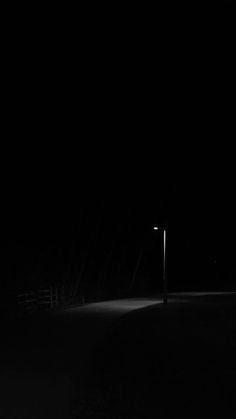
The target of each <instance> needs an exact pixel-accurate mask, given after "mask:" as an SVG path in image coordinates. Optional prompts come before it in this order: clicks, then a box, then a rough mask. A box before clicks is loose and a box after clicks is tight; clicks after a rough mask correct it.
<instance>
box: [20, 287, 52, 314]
mask: <svg viewBox="0 0 236 419" xmlns="http://www.w3.org/2000/svg"><path fill="white" fill-rule="evenodd" d="M17 305H18V308H19V309H20V310H21V311H23V312H31V311H37V310H50V309H55V308H57V307H58V305H59V296H58V288H57V287H50V288H47V289H39V290H34V291H29V292H24V293H21V294H18V295H17Z"/></svg>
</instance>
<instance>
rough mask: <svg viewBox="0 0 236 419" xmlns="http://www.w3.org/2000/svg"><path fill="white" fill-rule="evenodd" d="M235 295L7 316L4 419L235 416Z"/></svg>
mask: <svg viewBox="0 0 236 419" xmlns="http://www.w3.org/2000/svg"><path fill="white" fill-rule="evenodd" d="M235 314H236V294H222V293H220V294H209V295H206V294H201V293H200V294H175V295H174V294H172V295H171V296H170V299H169V303H168V304H167V305H163V304H162V302H161V299H160V298H159V297H158V296H157V297H152V298H146V299H141V298H139V299H129V300H117V301H110V302H105V303H96V304H88V305H84V306H83V307H73V308H70V309H67V310H62V311H58V312H56V313H54V314H53V315H50V316H48V315H47V316H46V315H45V316H43V317H42V316H40V317H32V318H30V319H25V320H22V319H17V318H14V317H11V318H6V317H5V318H4V317H3V318H2V322H1V323H2V327H1V330H2V333H1V334H2V339H1V360H2V362H1V363H0V371H1V372H0V389H1V392H0V401H1V403H0V418H1V419H2V418H4V419H5V418H7V419H9V418H19V419H24V418H25V419H26V418H27V419H28V418H31V419H34V418H35V419H39V418H45V419H47V418H49V417H50V418H58V419H59V418H62V419H64V418H67V419H70V418H74V419H75V418H110V419H113V418H114V419H118V418H129V419H132V418H147V419H148V418H156V417H159V418H175V417H176V418H177V417H182V418H183V417H184V418H185V417H186V418H187V417H191V418H195V417H196V418H198V417H199V416H201V417H213V416H214V415H215V414H219V413H220V414H222V415H224V417H227V418H231V417H235V416H236V400H235V397H234V394H235V382H236V380H235V378H236V351H235V350H236V322H235V319H236V316H235Z"/></svg>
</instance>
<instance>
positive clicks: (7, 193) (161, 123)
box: [2, 4, 236, 288]
mask: <svg viewBox="0 0 236 419" xmlns="http://www.w3.org/2000/svg"><path fill="white" fill-rule="evenodd" d="M217 7H218V6H217ZM221 11H222V13H221ZM191 16H192V15H191ZM183 20H184V19H183ZM184 21H185V25H183V24H182V23H181V22H179V24H177V23H176V22H175V26H173V27H172V31H168V27H165V25H162V26H160V25H157V28H155V27H153V25H150V27H149V32H148V33H147V31H146V37H144V35H143V32H142V31H141V32H138V33H137V36H136V37H135V35H134V33H132V30H131V26H130V30H129V36H128V34H126V35H124V33H123V32H122V37H121V36H118V35H119V32H116V31H114V32H115V35H116V36H114V37H110V36H107V35H108V34H107V33H106V31H105V34H103V36H101V37H100V38H99V39H98V38H97V37H95V36H92V35H91V39H90V36H89V37H87V38H86V45H87V47H86V48H85V47H84V43H83V42H82V47H83V49H84V52H85V55H83V57H84V58H83V59H80V54H82V52H81V49H80V47H79V44H77V43H76V42H74V43H70V44H68V46H67V47H65V46H63V45H62V44H61V47H60V48H58V47H55V48H52V45H51V44H50V45H49V44H48V46H47V48H46V47H45V48H43V49H42V48H39V45H40V43H39V40H37V39H35V40H34V41H32V40H31V42H33V43H30V44H29V45H28V48H27V45H25V44H24V48H23V49H22V50H20V52H19V48H18V47H17V40H15V42H14V43H13V46H14V48H15V55H14V54H13V56H14V57H15V58H14V62H13V63H12V64H11V65H9V74H8V78H9V83H8V86H9V89H8V94H7V99H6V109H7V118H6V120H7V131H6V137H7V141H6V148H7V150H6V151H7V153H6V157H7V158H6V160H5V166H4V171H3V190H2V198H3V199H2V202H3V217H2V226H3V234H2V248H3V249H5V248H6V243H7V260H8V267H9V266H10V272H11V273H10V276H11V275H12V266H13V265H14V263H15V262H14V261H13V259H14V257H16V256H12V255H13V254H14V255H16V254H18V257H19V255H21V254H24V255H25V254H28V253H30V252H31V253H33V255H34V256H32V258H31V260H32V261H33V262H32V263H31V264H32V265H34V263H36V262H35V260H39V258H38V256H37V255H39V254H43V255H45V252H48V249H54V250H53V251H52V250H51V252H52V253H53V252H54V254H55V253H57V254H60V255H61V256H57V257H55V261H54V265H53V266H54V267H55V266H56V265H57V263H58V262H57V261H58V260H59V259H60V260H62V259H63V257H64V258H65V260H66V261H67V262H65V263H68V260H69V259H70V256H69V255H70V254H73V250H72V249H77V250H78V249H80V250H78V252H81V251H82V250H81V246H82V248H83V246H84V248H83V252H86V251H88V247H86V246H87V244H86V243H88V242H89V240H90V239H89V237H90V236H91V235H93V234H95V233H94V231H97V230H96V229H97V228H98V230H99V229H100V230H99V239H98V241H97V242H96V243H97V244H96V246H97V247H98V248H99V249H100V250H101V248H103V249H104V252H105V254H106V253H107V252H109V245H108V243H111V245H110V246H111V247H112V246H114V243H119V245H120V246H122V245H121V244H122V243H123V241H125V242H126V243H128V245H127V246H128V247H129V248H130V249H134V248H136V247H137V248H138V247H140V246H141V247H142V243H144V242H145V243H146V241H145V240H146V234H147V231H148V232H149V231H150V234H151V235H152V227H153V225H165V226H167V228H168V231H169V233H168V234H169V236H168V246H169V267H170V274H169V275H170V278H171V280H172V284H174V285H173V287H177V286H176V279H175V277H178V283H179V284H180V287H181V286H182V287H185V286H186V284H187V286H188V287H189V286H190V285H189V283H190V282H191V278H190V276H192V277H193V278H194V280H193V284H194V286H195V285H196V284H197V283H198V278H199V275H200V276H201V275H202V272H203V271H204V272H205V273H204V275H203V276H204V277H206V276H207V274H206V273H207V272H210V271H212V269H215V263H219V264H220V268H219V270H220V272H221V274H220V277H221V281H223V282H220V280H219V281H218V287H221V286H222V288H224V280H225V281H226V279H224V278H223V277H224V274H222V272H223V273H224V269H225V267H226V266H227V267H228V268H227V274H226V276H228V275H229V272H228V271H230V272H231V271H232V270H233V269H234V275H235V251H236V247H235V238H234V236H235V232H236V223H235V203H234V189H235V188H234V177H235V167H234V160H233V158H234V153H233V149H232V141H233V138H234V135H233V129H234V123H233V122H234V121H233V120H234V118H233V105H232V97H233V93H232V89H233V86H232V80H233V77H232V74H233V68H232V63H233V54H232V38H231V30H232V23H230V22H231V21H230V11H229V7H227V6H226V4H225V5H224V7H223V9H222V10H221V9H220V8H219V9H217V13H216V14H215V10H213V11H212V13H210V14H208V17H207V16H205V17H204V18H203V19H202V20H201V21H198V20H197V19H196V20H193V21H192V20H191V19H188V21H186V20H184ZM192 24H193V25H192ZM146 28H148V25H147V26H146ZM109 30H110V29H109ZM138 34H139V35H138ZM154 34H155V36H153V35H154ZM63 54H64V55H63ZM16 63H17V71H16V69H15V65H14V64H16ZM99 220H100V221H99ZM99 223H100V224H99ZM97 226H98V227H97ZM121 231H122V232H123V233H122V234H121ZM148 234H149V233H148ZM82 238H83V239H82ZM150 240H151V239H150ZM157 240H159V239H157ZM81 243H83V244H81ZM149 243H151V241H150V242H149ZM158 246H159V247H158ZM154 247H155V246H154ZM157 248H158V249H159V254H160V249H161V244H160V243H159V244H157ZM12 249H14V251H12ZM16 249H18V250H16ZM19 249H21V250H19ZM22 249H23V250H22ZM25 249H27V250H26V251H25ZM55 249H57V250H55ZM153 249H154V248H153ZM152 251H153V252H154V250H152ZM14 252H15V253H14ZM17 252H18V253H17ZM27 252H28V253H27ZM114 253H115V252H114ZM118 253H119V252H118ZM63 255H64V256H63ZM24 257H25V260H26V261H27V260H28V259H27V257H26V256H24ZM42 258H43V260H45V256H43V257H42ZM74 258H76V257H74ZM158 258H159V259H160V256H158ZM48 259H50V257H49V258H48ZM52 259H53V258H52V257H51V260H52ZM41 260H42V259H41ZM73 260H74V259H73ZM170 261H171V262H170ZM215 261H216V262H215ZM22 263H23V264H26V265H27V263H28V262H22ZM37 263H38V262H37ZM17 266H19V263H18V265H17ZM60 266H61V265H60ZM52 269H54V268H52ZM58 270H59V271H60V268H58V267H57V272H58ZM62 271H63V269H62V270H61V272H62ZM14 272H15V273H14V275H15V277H16V276H17V269H15V271H14ZM175 272H176V274H175ZM209 275H212V274H209ZM180 278H182V280H181V279H180ZM171 280H170V281H171ZM174 281H175V283H174ZM181 281H182V282H181ZM226 282H227V281H226ZM227 284H228V282H227ZM227 284H226V286H228V285H227ZM231 285H232V286H235V279H234V282H233V281H232V282H231ZM177 288H178V287H177Z"/></svg>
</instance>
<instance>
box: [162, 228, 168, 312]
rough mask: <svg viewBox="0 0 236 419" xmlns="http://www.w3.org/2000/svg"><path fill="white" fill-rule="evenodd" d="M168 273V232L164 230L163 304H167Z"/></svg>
mask: <svg viewBox="0 0 236 419" xmlns="http://www.w3.org/2000/svg"><path fill="white" fill-rule="evenodd" d="M167 300H168V289H167V273H166V230H165V229H164V230H163V303H164V304H167Z"/></svg>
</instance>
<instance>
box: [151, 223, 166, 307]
mask: <svg viewBox="0 0 236 419" xmlns="http://www.w3.org/2000/svg"><path fill="white" fill-rule="evenodd" d="M153 230H161V231H163V284H162V286H163V303H164V304H167V300H168V289H167V274H166V229H165V228H163V227H157V226H155V227H153Z"/></svg>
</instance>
